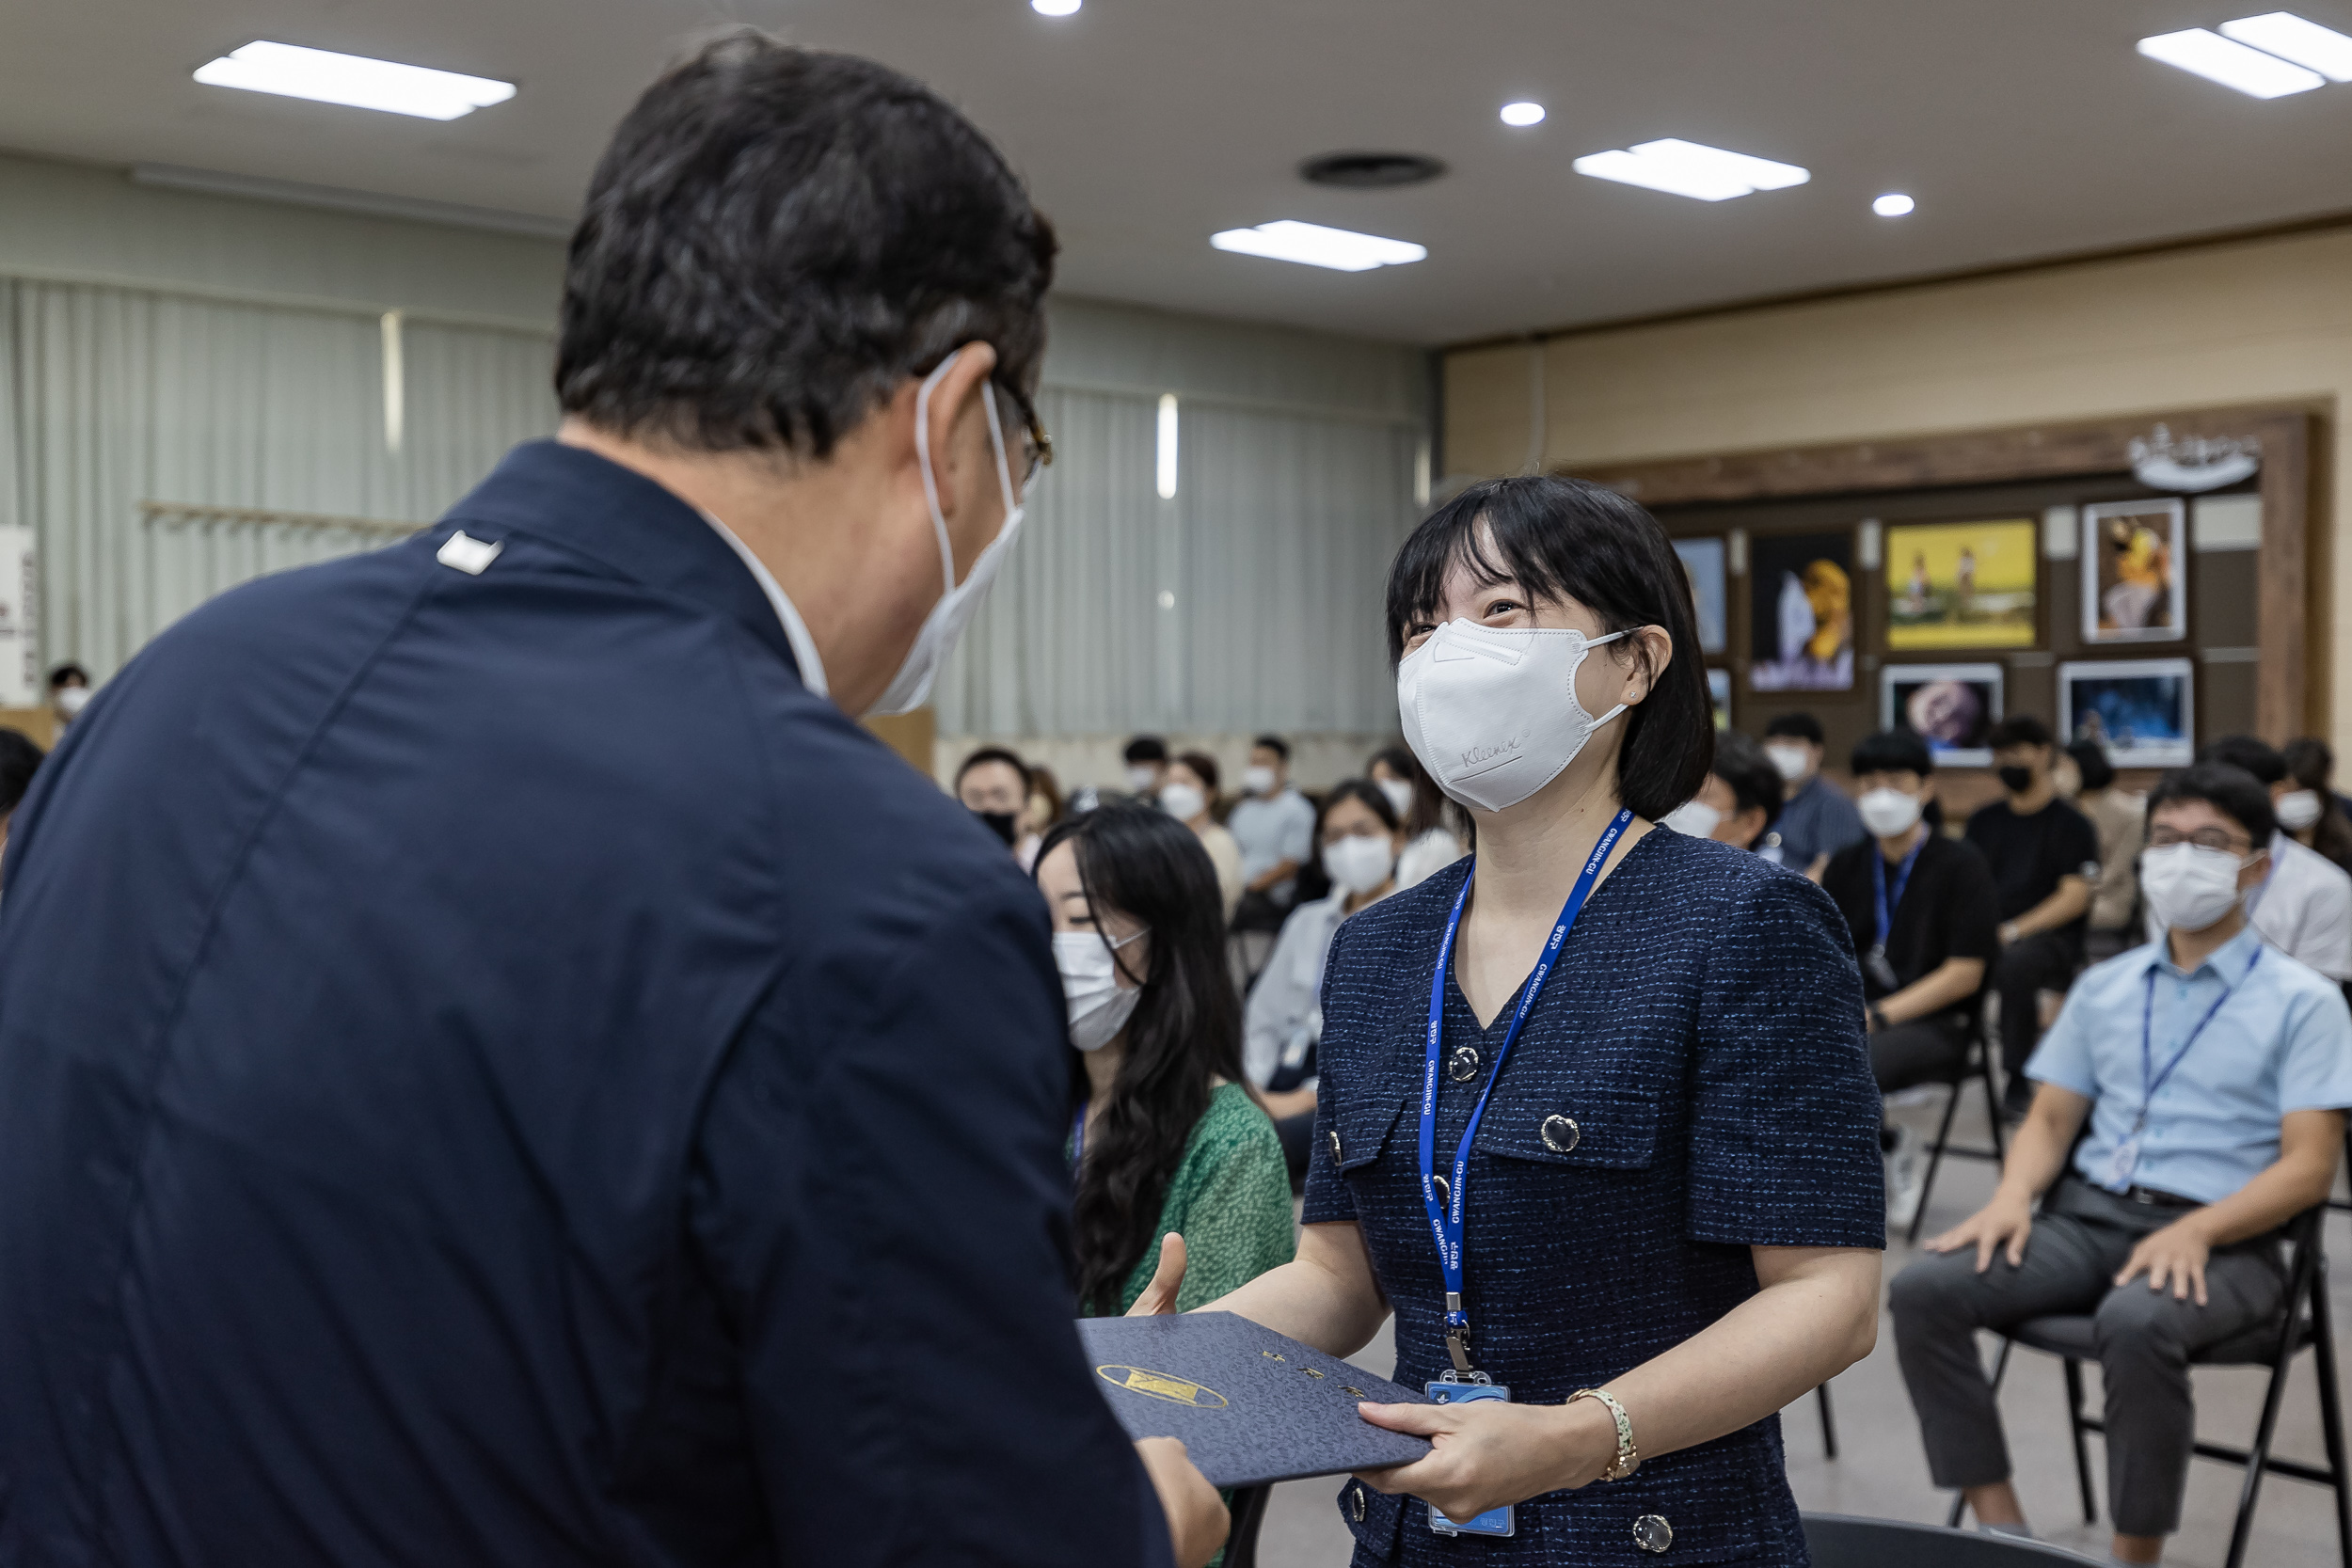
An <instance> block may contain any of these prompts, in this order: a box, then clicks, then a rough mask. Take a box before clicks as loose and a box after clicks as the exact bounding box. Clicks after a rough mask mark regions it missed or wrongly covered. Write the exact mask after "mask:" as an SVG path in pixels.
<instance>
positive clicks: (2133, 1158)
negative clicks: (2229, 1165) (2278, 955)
mask: <svg viewBox="0 0 2352 1568" xmlns="http://www.w3.org/2000/svg"><path fill="white" fill-rule="evenodd" d="M2262 961H2263V950H2262V949H2261V948H2259V947H2257V948H2255V949H2254V956H2253V957H2252V958H2249V959H2247V960H2246V973H2245V974H2241V975H2239V976H2238V977H2237V983H2236V985H2231V984H2227V983H2225V984H2224V985H2223V986H2222V988H2221V994H2220V995H2219V996H2217V997H2215V998H2214V999H2213V1006H2210V1007H2207V1008H2206V1009H2205V1016H2204V1017H2202V1018H2201V1019H2199V1020H2198V1021H2197V1027H2196V1028H2194V1029H2191V1030H2190V1031H2189V1032H2188V1038H2186V1039H2185V1040H2183V1041H2182V1042H2181V1048H2180V1049H2179V1050H2178V1051H2175V1052H2174V1053H2172V1059H2171V1060H2170V1061H2169V1062H2167V1063H2165V1064H2164V1070H2163V1071H2162V1072H2156V1071H2154V1068H2155V1050H2154V1046H2153V1042H2152V1041H2151V1040H2150V1038H2149V1037H2150V1036H2151V1035H2152V1034H2153V1032H2154V1026H2155V1022H2156V966H2155V965H2154V964H2150V965H2149V966H2148V996H2147V1000H2146V1001H2145V1002H2143V1003H2142V1004H2141V1005H2140V1009H2139V1115H2138V1116H2137V1117H2135V1118H2134V1119H2133V1121H2132V1130H2131V1132H2129V1133H2128V1134H2127V1135H2126V1136H2125V1137H2124V1139H2123V1141H2122V1143H2120V1144H2117V1145H2116V1146H2115V1152H2114V1153H2113V1154H2112V1155H2110V1156H2108V1158H2107V1186H2108V1187H2109V1188H2111V1189H2113V1190H2114V1191H2116V1192H2119V1193H2120V1192H2122V1191H2123V1190H2124V1189H2126V1188H2128V1187H2129V1186H2130V1185H2131V1184H2132V1172H2133V1171H2134V1170H2136V1169H2137V1168H2138V1165H2139V1135H2140V1134H2141V1133H2142V1132H2146V1131H2147V1130H2148V1108H2149V1106H2151V1105H2153V1104H2154V1103H2155V1099H2156V1091H2157V1090H2158V1089H2161V1088H2163V1087H2164V1085H2165V1083H2166V1082H2167V1081H2168V1080H2169V1079H2170V1078H2171V1076H2172V1069H2174V1068H2176V1067H2179V1066H2180V1065H2181V1059H2182V1058H2183V1057H2185V1056H2186V1055H2187V1054H2188V1048H2189V1047H2190V1046H2192V1045H2195V1044H2196V1043H2197V1037H2198V1036H2200V1035H2201V1034H2203V1033H2204V1032H2205V1025H2206V1024H2208V1023H2211V1022H2213V1019H2214V1015H2215V1014H2216V1013H2217V1012H2219V1011H2220V1010H2221V1008H2222V1005H2223V1004H2224V1003H2226V1002H2228V1001H2229V1000H2230V997H2231V995H2232V994H2233V992H2235V991H2236V990H2237V988H2238V986H2242V985H2244V984H2246V982H2247V981H2248V980H2249V979H2251V978H2252V977H2253V974H2254V966H2255V965H2256V964H2258V963H2260V962H2262Z"/></svg>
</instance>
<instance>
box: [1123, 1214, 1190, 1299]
mask: <svg viewBox="0 0 2352 1568" xmlns="http://www.w3.org/2000/svg"><path fill="white" fill-rule="evenodd" d="M1183 1289H1184V1237H1182V1236H1180V1235H1178V1234H1177V1233H1176V1232H1175V1231H1173V1230H1171V1231H1169V1232H1168V1234H1167V1235H1165V1236H1163V1237H1161V1238H1160V1266H1159V1267H1158V1268H1156V1269H1153V1270H1152V1283H1151V1284H1149V1285H1146V1286H1145V1287H1144V1288H1143V1294H1141V1295H1139V1296H1137V1297H1136V1304H1135V1305H1134V1306H1133V1307H1129V1308H1127V1316H1129V1317H1131V1318H1156V1317H1159V1316H1161V1315H1162V1314H1164V1313H1168V1312H1173V1311H1175V1310H1176V1292H1177V1291H1181V1290H1183Z"/></svg>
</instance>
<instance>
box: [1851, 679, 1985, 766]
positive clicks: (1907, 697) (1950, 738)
mask: <svg viewBox="0 0 2352 1568" xmlns="http://www.w3.org/2000/svg"><path fill="white" fill-rule="evenodd" d="M2007 676H2008V672H2007V671H2006V670H2005V669H2003V668H2002V666H2000V665H1998V664H1887V665H1882V666H1881V667H1880V669H1879V727H1880V728H1881V729H1885V730H1897V729H1907V730H1910V731H1912V732H1914V733H1915V734H1916V735H1917V736H1919V737H1920V738H1921V739H1923V740H1925V741H1926V742H1927V743H1928V752H1929V754H1930V755H1931V756H1932V757H1933V758H1934V759H1935V763H1936V766H1937V767H1939V768H1947V767H1948V768H1990V767H1992V766H1993V748H1992V745H1991V739H1992V734H1993V726H1994V725H1995V724H1997V723H1999V722H2000V721H2001V703H2002V699H2003V697H2004V696H2005V695H2006V690H2005V689H2006V684H2007Z"/></svg>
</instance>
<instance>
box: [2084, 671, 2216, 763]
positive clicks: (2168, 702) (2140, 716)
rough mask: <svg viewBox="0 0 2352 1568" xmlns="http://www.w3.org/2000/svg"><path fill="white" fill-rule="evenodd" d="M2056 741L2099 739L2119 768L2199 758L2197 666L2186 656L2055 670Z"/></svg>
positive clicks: (2112, 761)
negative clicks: (2056, 677) (2197, 756)
mask: <svg viewBox="0 0 2352 1568" xmlns="http://www.w3.org/2000/svg"><path fill="white" fill-rule="evenodd" d="M2058 738H2059V740H2060V742H2061V743H2071V742H2073V741H2076V740H2090V741H2094V742H2096V743H2097V744H2098V745H2100V746H2101V747H2103V748H2104V749H2105V750H2106V756H2107V761H2108V762H2110V763H2112V764H2114V765H2115V766H2116V767H2118V768H2185V767H2186V766H2187V765H2188V764H2189V763H2190V762H2191V761H2193V760H2195V757H2196V754H2197V667H2196V664H2195V662H2194V661H2193V660H2191V659H2187V658H2115V659H2098V660H2089V659H2085V660H2070V661H2068V662H2067V663H2064V664H2061V665H2059V666H2058Z"/></svg>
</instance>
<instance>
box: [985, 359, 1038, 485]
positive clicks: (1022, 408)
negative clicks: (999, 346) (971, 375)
mask: <svg viewBox="0 0 2352 1568" xmlns="http://www.w3.org/2000/svg"><path fill="white" fill-rule="evenodd" d="M991 385H993V387H995V388H996V389H997V390H998V391H1000V392H1002V393H1004V394H1005V396H1007V397H1008V398H1010V399H1011V400H1012V406H1013V410H1014V412H1016V413H1018V414H1019V415H1020V416H1021V443H1022V450H1021V456H1020V459H1019V461H1017V462H1015V463H1013V464H1012V465H1010V466H1011V467H1014V468H1015V469H1017V470H1019V472H1020V474H1021V488H1022V489H1023V490H1027V489H1028V487H1029V482H1030V481H1031V480H1033V479H1035V478H1037V471H1038V470H1039V469H1040V468H1043V467H1051V466H1052V464H1053V461H1054V438H1053V437H1052V436H1048V435H1047V434H1045V424H1044V421H1043V420H1040V419H1039V418H1038V417H1037V409H1036V407H1035V406H1034V405H1033V404H1031V403H1030V402H1029V400H1028V399H1027V398H1025V397H1023V396H1022V395H1021V389H1020V388H1017V387H1014V386H1012V385H1011V384H1009V383H1008V382H1004V381H998V380H995V379H994V378H993V377H992V378H991Z"/></svg>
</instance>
